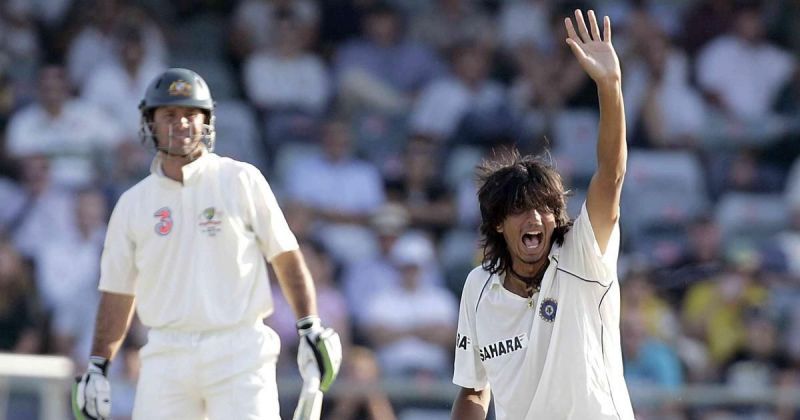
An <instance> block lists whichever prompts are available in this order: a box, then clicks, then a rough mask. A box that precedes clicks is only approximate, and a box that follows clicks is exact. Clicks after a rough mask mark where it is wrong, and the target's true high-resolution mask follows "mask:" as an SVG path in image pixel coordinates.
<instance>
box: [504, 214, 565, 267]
mask: <svg viewBox="0 0 800 420" xmlns="http://www.w3.org/2000/svg"><path fill="white" fill-rule="evenodd" d="M555 228H556V217H555V215H554V214H553V213H551V212H547V211H539V210H536V209H530V210H527V211H523V212H520V213H514V214H509V215H508V216H506V218H505V220H503V224H502V225H500V226H499V227H498V232H500V233H502V234H503V237H504V238H505V240H506V245H507V246H508V251H509V252H510V253H511V258H512V260H513V261H514V262H515V263H516V264H519V263H523V264H529V265H531V264H536V263H539V262H540V261H542V260H543V259H544V258H547V255H548V254H549V253H550V243H551V242H552V238H553V231H554V230H555ZM520 268H521V267H520Z"/></svg>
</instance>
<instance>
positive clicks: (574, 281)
mask: <svg viewBox="0 0 800 420" xmlns="http://www.w3.org/2000/svg"><path fill="white" fill-rule="evenodd" d="M618 252H619V227H618V226H615V227H614V230H613V232H612V235H611V238H610V239H609V242H608V246H607V248H606V253H605V255H602V254H601V253H600V248H599V246H598V245H597V242H596V240H595V238H594V232H593V231H592V227H591V224H590V221H589V217H588V215H587V213H586V205H585V204H584V206H583V207H582V209H581V213H580V215H579V216H578V218H577V219H576V220H575V223H574V226H573V227H572V228H571V229H570V231H569V232H568V233H567V234H566V236H565V238H564V243H563V245H562V246H558V245H556V244H554V245H553V248H552V249H551V252H550V255H549V258H550V266H549V267H548V268H547V271H546V272H545V275H544V278H543V279H542V287H541V291H540V292H539V293H537V294H535V295H534V296H533V300H532V302H531V303H532V304H531V305H529V300H528V299H527V298H523V297H520V296H518V295H516V294H514V293H511V292H510V291H508V290H506V289H505V288H504V287H503V278H502V276H497V275H490V273H489V272H488V271H486V270H484V269H483V268H481V267H477V268H475V269H474V270H472V272H471V273H470V274H469V276H468V277H467V281H466V284H465V285H464V291H463V294H462V296H461V309H460V313H459V320H458V337H457V341H456V352H455V353H456V356H455V372H454V375H453V382H454V383H455V384H456V385H459V386H461V387H464V388H474V389H478V390H480V389H483V388H485V387H486V386H488V385H491V390H492V395H493V396H494V398H495V411H496V415H497V419H498V420H504V419H529V420H533V419H543V418H547V419H559V420H567V419H571V420H601V419H617V420H628V419H633V410H632V408H631V403H630V397H629V396H628V390H627V387H626V385H625V380H624V378H623V376H622V351H621V348H620V335H619V306H620V305H619V299H620V297H619V285H618V281H617V276H616V269H615V268H616V262H617V254H618Z"/></svg>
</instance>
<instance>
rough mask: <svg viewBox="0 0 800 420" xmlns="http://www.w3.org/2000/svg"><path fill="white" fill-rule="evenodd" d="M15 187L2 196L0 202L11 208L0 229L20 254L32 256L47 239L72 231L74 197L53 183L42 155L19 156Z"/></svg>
mask: <svg viewBox="0 0 800 420" xmlns="http://www.w3.org/2000/svg"><path fill="white" fill-rule="evenodd" d="M19 187H20V188H14V189H12V190H9V191H7V192H8V193H9V194H8V195H7V196H6V197H3V198H4V200H3V204H4V205H5V206H9V207H10V208H11V211H9V212H7V213H6V215H7V216H6V217H5V218H4V220H0V232H2V234H3V235H4V236H6V237H8V238H11V240H12V242H13V243H14V246H15V247H16V248H17V250H18V251H19V252H20V253H21V254H22V255H24V256H25V257H27V258H31V259H33V258H35V256H36V255H38V254H39V251H40V250H41V249H42V247H43V246H44V245H45V244H47V243H48V242H49V241H53V240H55V238H58V237H61V238H69V237H72V236H73V235H75V234H76V230H75V225H74V223H73V214H74V213H73V209H74V197H73V196H72V194H70V193H69V192H68V191H66V190H64V189H62V188H59V187H58V186H55V185H53V183H52V181H51V175H50V160H49V159H48V158H47V157H46V156H43V155H31V156H26V157H23V158H20V185H19Z"/></svg>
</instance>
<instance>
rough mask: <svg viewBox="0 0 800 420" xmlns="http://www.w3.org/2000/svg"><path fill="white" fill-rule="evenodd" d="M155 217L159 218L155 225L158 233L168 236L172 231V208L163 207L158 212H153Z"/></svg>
mask: <svg viewBox="0 0 800 420" xmlns="http://www.w3.org/2000/svg"><path fill="white" fill-rule="evenodd" d="M153 217H157V218H158V223H156V226H155V231H156V233H157V234H159V235H161V236H166V235H168V234H169V233H170V232H172V225H173V222H172V210H170V209H169V207H161V208H160V209H158V210H156V212H155V213H153Z"/></svg>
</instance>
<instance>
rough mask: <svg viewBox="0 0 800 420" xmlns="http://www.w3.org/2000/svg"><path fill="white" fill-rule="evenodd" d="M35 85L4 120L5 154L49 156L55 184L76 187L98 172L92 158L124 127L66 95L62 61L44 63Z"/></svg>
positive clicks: (101, 155) (108, 148)
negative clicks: (33, 95)
mask: <svg viewBox="0 0 800 420" xmlns="http://www.w3.org/2000/svg"><path fill="white" fill-rule="evenodd" d="M38 89H39V92H38V93H39V96H38V101H37V102H36V103H33V104H31V105H28V106H27V107H25V108H23V109H21V110H19V111H18V112H16V113H15V114H14V115H13V116H12V117H11V120H10V121H9V123H8V128H7V131H6V151H7V153H8V155H9V156H11V157H16V158H19V157H23V156H30V155H35V154H43V155H46V156H49V157H51V159H52V161H51V163H52V174H53V182H54V183H55V184H57V185H61V186H66V187H73V188H74V187H78V188H79V187H82V186H86V185H88V184H90V183H92V182H93V181H95V180H96V179H98V177H99V176H100V174H99V173H98V171H97V168H96V166H97V164H98V162H102V161H103V160H104V159H105V158H107V157H108V156H110V155H111V153H112V152H113V150H114V149H115V148H116V147H117V146H118V145H119V144H120V142H122V141H123V140H124V138H125V135H124V132H123V131H122V129H121V127H120V126H119V124H118V123H117V121H116V120H114V119H113V118H111V117H109V116H108V115H107V114H106V113H105V112H103V110H102V109H100V108H98V107H97V106H95V105H93V104H91V103H88V102H86V101H84V100H82V99H77V98H73V97H72V96H71V94H70V91H69V86H68V85H67V80H66V74H65V73H64V68H63V67H61V66H59V65H52V64H51V65H47V66H44V67H43V68H42V69H41V70H40V71H39V87H38Z"/></svg>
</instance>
